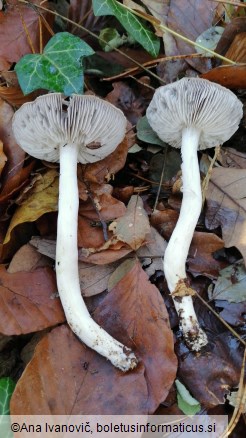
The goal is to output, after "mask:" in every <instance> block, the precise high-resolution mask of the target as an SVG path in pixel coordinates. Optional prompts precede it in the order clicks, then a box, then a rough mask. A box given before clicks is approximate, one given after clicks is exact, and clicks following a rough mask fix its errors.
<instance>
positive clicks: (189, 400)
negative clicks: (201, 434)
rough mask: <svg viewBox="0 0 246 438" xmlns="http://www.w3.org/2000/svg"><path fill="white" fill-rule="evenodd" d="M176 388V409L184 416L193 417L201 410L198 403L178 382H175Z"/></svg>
mask: <svg viewBox="0 0 246 438" xmlns="http://www.w3.org/2000/svg"><path fill="white" fill-rule="evenodd" d="M175 384H176V388H177V400H178V407H179V409H181V411H182V412H183V413H184V414H185V415H195V414H197V412H199V411H200V410H201V405H200V403H199V402H198V401H197V400H196V399H195V398H194V397H192V395H191V394H190V393H189V391H188V389H187V388H186V387H185V386H184V385H183V384H182V383H181V382H180V381H179V380H178V379H176V380H175Z"/></svg>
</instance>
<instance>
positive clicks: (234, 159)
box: [219, 148, 246, 169]
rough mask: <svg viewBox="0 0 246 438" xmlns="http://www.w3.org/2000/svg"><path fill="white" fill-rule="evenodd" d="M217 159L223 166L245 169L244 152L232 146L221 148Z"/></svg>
mask: <svg viewBox="0 0 246 438" xmlns="http://www.w3.org/2000/svg"><path fill="white" fill-rule="evenodd" d="M219 161H220V163H221V164H222V166H223V167H234V168H236V169H246V153H245V152H239V151H237V150H236V149H233V148H221V150H220V155H219Z"/></svg>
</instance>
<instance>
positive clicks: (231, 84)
mask: <svg viewBox="0 0 246 438" xmlns="http://www.w3.org/2000/svg"><path fill="white" fill-rule="evenodd" d="M245 73H246V66H245V65H221V66H220V67H216V68H213V69H212V70H209V71H207V72H206V73H203V74H202V75H201V76H200V77H201V78H203V79H208V81H211V82H216V83H217V84H220V85H223V87H226V88H232V89H233V88H235V89H238V88H246V74H245Z"/></svg>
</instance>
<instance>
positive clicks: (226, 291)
mask: <svg viewBox="0 0 246 438" xmlns="http://www.w3.org/2000/svg"><path fill="white" fill-rule="evenodd" d="M209 298H210V300H226V301H229V303H241V302H242V301H246V269H245V265H244V263H243V262H242V261H239V262H237V263H234V264H233V265H231V266H228V267H227V268H225V269H222V271H220V274H219V277H218V279H217V281H216V283H215V285H214V288H213V290H212V291H211V293H210V294H209Z"/></svg>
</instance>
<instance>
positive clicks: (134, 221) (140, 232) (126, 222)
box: [113, 195, 150, 250]
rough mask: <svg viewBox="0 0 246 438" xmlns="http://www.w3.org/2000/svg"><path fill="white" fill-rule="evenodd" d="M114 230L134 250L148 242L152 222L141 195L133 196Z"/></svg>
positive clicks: (119, 238)
mask: <svg viewBox="0 0 246 438" xmlns="http://www.w3.org/2000/svg"><path fill="white" fill-rule="evenodd" d="M113 232H114V235H115V236H116V237H117V239H118V240H119V241H121V242H125V243H127V245H129V246H130V247H131V248H132V249H133V250H137V249H138V248H139V247H140V246H142V245H143V243H144V242H146V238H147V236H148V235H149V234H150V224H149V218H148V215H147V213H146V211H145V210H144V206H143V201H142V198H141V197H140V196H136V195H133V196H132V197H131V199H130V201H129V203H128V205H127V211H126V214H125V215H124V216H123V217H121V218H120V219H118V220H117V221H116V224H115V228H114V230H113Z"/></svg>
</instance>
